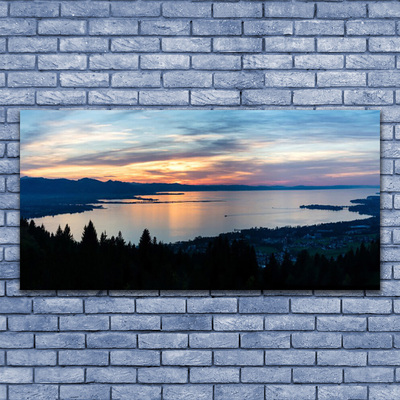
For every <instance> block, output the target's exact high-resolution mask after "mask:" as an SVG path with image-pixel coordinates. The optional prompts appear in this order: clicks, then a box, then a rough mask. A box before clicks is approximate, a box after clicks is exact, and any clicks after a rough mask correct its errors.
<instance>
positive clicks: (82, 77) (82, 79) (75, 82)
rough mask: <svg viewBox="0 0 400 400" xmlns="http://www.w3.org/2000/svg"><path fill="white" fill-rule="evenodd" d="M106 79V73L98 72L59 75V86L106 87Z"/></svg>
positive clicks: (63, 73)
mask: <svg viewBox="0 0 400 400" xmlns="http://www.w3.org/2000/svg"><path fill="white" fill-rule="evenodd" d="M41 74H43V73H41ZM108 79H109V78H108V74H107V73H100V72H78V73H76V72H70V73H67V72H62V73H60V84H61V86H63V87H106V86H108V84H109V83H108Z"/></svg>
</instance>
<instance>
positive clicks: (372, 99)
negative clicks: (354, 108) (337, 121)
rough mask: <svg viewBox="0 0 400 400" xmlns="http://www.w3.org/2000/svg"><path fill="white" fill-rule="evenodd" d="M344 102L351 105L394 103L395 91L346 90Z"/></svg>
mask: <svg viewBox="0 0 400 400" xmlns="http://www.w3.org/2000/svg"><path fill="white" fill-rule="evenodd" d="M344 103H345V104H349V105H356V104H365V105H381V104H382V105H385V104H393V92H392V91H391V90H377V89H373V90H372V89H364V90H345V91H344Z"/></svg>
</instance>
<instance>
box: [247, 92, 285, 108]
mask: <svg viewBox="0 0 400 400" xmlns="http://www.w3.org/2000/svg"><path fill="white" fill-rule="evenodd" d="M242 103H243V104H244V105H262V104H270V105H288V104H290V103H291V92H290V91H289V90H276V89H271V90H265V89H254V90H244V91H243V93H242Z"/></svg>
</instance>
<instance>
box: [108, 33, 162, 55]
mask: <svg viewBox="0 0 400 400" xmlns="http://www.w3.org/2000/svg"><path fill="white" fill-rule="evenodd" d="M159 50H160V39H158V38H152V37H127V38H115V39H114V38H113V39H111V51H117V52H142V53H147V52H154V51H155V52H156V51H159Z"/></svg>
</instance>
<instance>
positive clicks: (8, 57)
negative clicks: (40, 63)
mask: <svg viewBox="0 0 400 400" xmlns="http://www.w3.org/2000/svg"><path fill="white" fill-rule="evenodd" d="M34 67H35V56H34V55H30V54H29V55H20V54H18V55H17V54H5V55H2V56H1V58H0V69H5V70H8V69H33V68H34Z"/></svg>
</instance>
